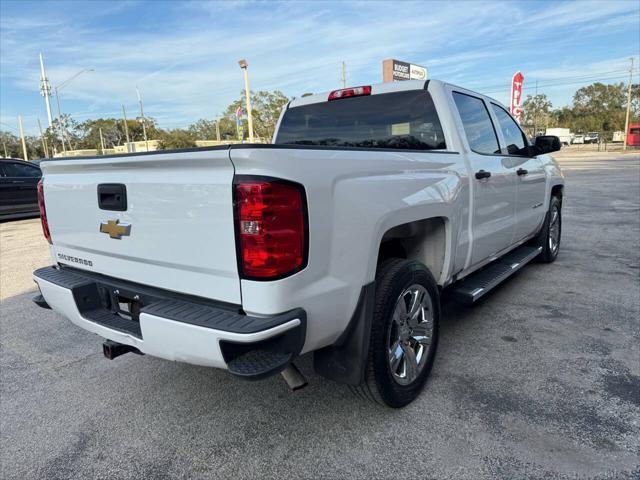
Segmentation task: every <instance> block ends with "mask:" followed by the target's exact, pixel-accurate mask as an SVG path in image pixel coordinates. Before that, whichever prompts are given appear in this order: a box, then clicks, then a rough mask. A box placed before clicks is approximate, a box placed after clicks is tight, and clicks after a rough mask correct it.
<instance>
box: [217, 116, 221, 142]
mask: <svg viewBox="0 0 640 480" xmlns="http://www.w3.org/2000/svg"><path fill="white" fill-rule="evenodd" d="M216 140H217V141H218V142H219V141H220V120H216Z"/></svg>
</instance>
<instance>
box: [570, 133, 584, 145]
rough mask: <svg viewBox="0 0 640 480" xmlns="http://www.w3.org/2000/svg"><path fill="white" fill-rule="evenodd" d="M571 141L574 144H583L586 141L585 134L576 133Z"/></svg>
mask: <svg viewBox="0 0 640 480" xmlns="http://www.w3.org/2000/svg"><path fill="white" fill-rule="evenodd" d="M571 143H572V144H574V145H575V144H578V145H581V144H583V143H584V135H582V134H578V135H574V136H573V139H572V140H571Z"/></svg>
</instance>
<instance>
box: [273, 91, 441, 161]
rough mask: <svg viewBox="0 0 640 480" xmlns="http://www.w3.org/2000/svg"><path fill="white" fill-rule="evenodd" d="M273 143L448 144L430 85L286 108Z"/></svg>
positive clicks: (433, 147)
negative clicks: (423, 88) (423, 87)
mask: <svg viewBox="0 0 640 480" xmlns="http://www.w3.org/2000/svg"><path fill="white" fill-rule="evenodd" d="M275 143H277V144H280V145H321V146H337V147H367V148H394V149H407V150H436V149H438V150H440V149H445V148H447V146H446V144H445V141H444V135H443V133H442V126H441V125H440V120H439V119H438V115H437V113H436V110H435V108H434V106H433V100H432V99H431V95H430V94H429V92H427V91H426V90H411V91H406V92H394V93H384V94H380V95H371V96H365V97H353V98H343V99H340V100H333V101H331V102H322V103H314V104H311V105H303V106H300V107H293V108H290V109H288V110H287V111H286V112H285V114H284V117H283V118H282V122H281V123H280V128H279V130H278V136H277V137H276V141H275Z"/></svg>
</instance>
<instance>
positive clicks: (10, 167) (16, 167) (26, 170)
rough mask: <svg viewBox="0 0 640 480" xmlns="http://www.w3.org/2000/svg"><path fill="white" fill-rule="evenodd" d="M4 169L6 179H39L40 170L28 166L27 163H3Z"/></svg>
mask: <svg viewBox="0 0 640 480" xmlns="http://www.w3.org/2000/svg"><path fill="white" fill-rule="evenodd" d="M2 166H3V167H4V171H5V175H6V176H7V177H41V176H42V173H40V169H39V168H38V167H34V166H33V165H29V164H27V163H25V164H22V163H5V164H3V165H2Z"/></svg>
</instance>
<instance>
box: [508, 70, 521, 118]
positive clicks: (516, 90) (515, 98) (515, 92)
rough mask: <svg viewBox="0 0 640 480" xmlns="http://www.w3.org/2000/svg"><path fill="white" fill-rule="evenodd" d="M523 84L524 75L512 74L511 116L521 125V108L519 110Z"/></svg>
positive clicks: (518, 72)
mask: <svg viewBox="0 0 640 480" xmlns="http://www.w3.org/2000/svg"><path fill="white" fill-rule="evenodd" d="M523 83H524V75H522V73H520V71H517V72H516V73H514V74H513V79H512V80H511V115H513V118H515V119H516V120H517V121H518V123H522V122H521V120H522V108H520V100H522V84H523Z"/></svg>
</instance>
